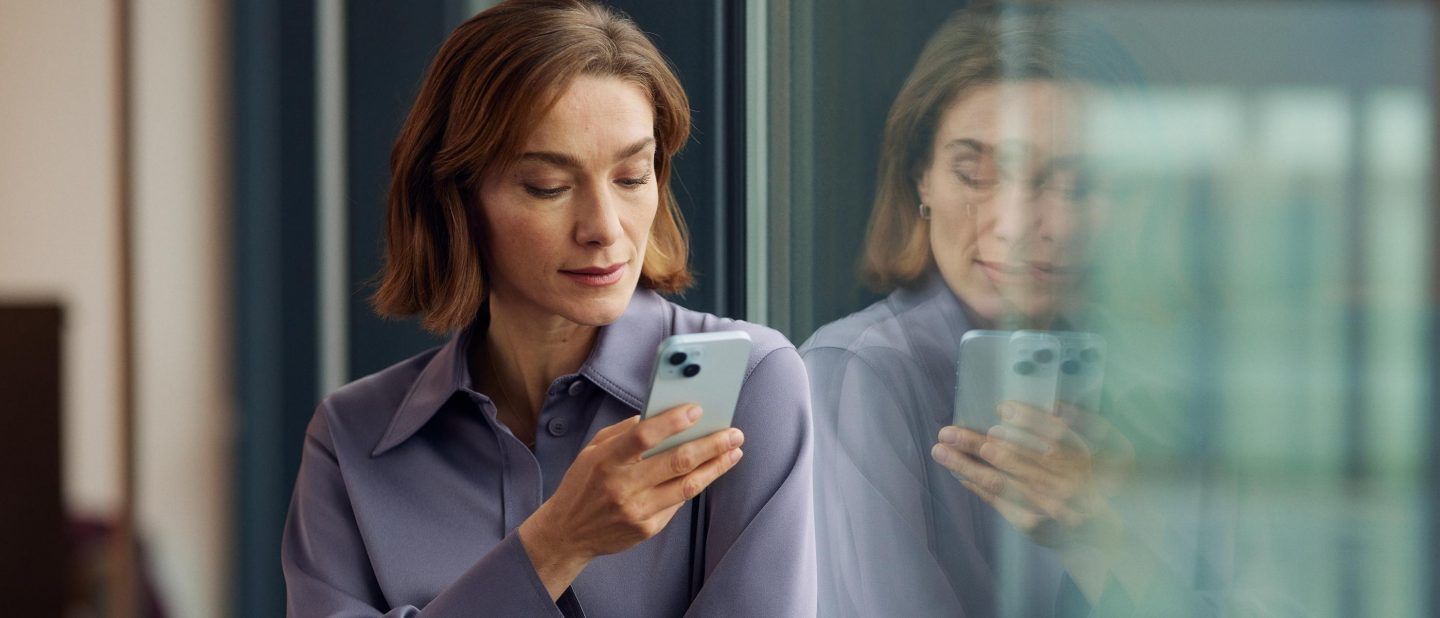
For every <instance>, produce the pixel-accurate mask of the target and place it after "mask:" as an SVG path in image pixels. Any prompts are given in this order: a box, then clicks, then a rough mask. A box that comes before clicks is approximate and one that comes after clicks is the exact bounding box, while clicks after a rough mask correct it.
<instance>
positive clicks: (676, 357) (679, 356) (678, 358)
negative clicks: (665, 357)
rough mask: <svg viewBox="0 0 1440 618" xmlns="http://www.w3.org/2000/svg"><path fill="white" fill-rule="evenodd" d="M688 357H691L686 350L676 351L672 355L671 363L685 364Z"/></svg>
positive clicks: (676, 364)
mask: <svg viewBox="0 0 1440 618" xmlns="http://www.w3.org/2000/svg"><path fill="white" fill-rule="evenodd" d="M687 358H690V356H689V355H687V354H685V353H684V352H676V353H674V354H671V355H670V364H671V365H675V366H677V367H678V366H680V365H682V364H684V363H685V359H687Z"/></svg>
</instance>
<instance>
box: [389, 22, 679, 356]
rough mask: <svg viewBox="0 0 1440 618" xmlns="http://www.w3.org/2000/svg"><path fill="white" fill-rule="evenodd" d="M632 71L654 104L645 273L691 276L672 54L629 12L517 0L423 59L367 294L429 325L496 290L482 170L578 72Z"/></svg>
mask: <svg viewBox="0 0 1440 618" xmlns="http://www.w3.org/2000/svg"><path fill="white" fill-rule="evenodd" d="M581 75H588V76H599V77H615V78H618V79H622V80H625V81H628V82H631V83H634V84H636V85H638V86H640V88H641V89H642V90H644V91H645V92H646V93H647V94H648V95H649V96H650V101H651V103H652V104H653V105H654V110H655V142H656V146H657V148H656V151H655V177H656V179H657V181H658V183H659V186H658V188H659V193H660V205H659V208H658V211H657V212H656V215H655V221H654V223H653V225H652V226H651V229H650V242H649V244H648V246H647V247H646V250H645V257H644V266H643V267H642V268H641V273H640V285H641V286H644V287H647V288H650V289H653V290H656V291H658V292H662V293H676V292H681V291H683V290H685V289H686V288H687V287H689V285H690V283H691V280H692V277H691V274H690V270H689V267H688V265H687V258H688V253H689V241H688V238H687V234H686V231H685V224H684V221H683V220H682V219H681V216H680V209H679V206H678V205H677V204H676V202H675V196H674V193H673V192H672V191H671V188H670V169H671V164H670V162H671V159H672V158H673V157H674V156H675V154H676V153H677V152H679V150H680V148H681V146H682V145H684V143H685V141H686V140H687V139H688V138H689V135H690V105H689V101H688V100H687V99H686V97H685V92H684V90H682V89H681V87H680V80H679V79H678V78H676V76H675V73H674V71H673V70H671V68H670V65H669V64H668V63H667V62H666V60H665V58H664V56H662V55H661V54H660V52H659V50H657V49H656V48H655V46H654V45H653V44H652V43H651V42H650V40H649V39H648V38H646V37H645V35H644V34H643V33H641V31H640V29H639V28H637V27H636V26H635V24H634V22H632V21H630V20H629V19H628V18H626V17H624V16H622V15H619V14H617V13H615V12H613V11H611V10H610V9H608V8H606V7H602V6H600V5H597V4H594V3H592V2H589V1H587V0H511V1H508V2H502V3H501V4H499V5H498V6H495V7H493V8H490V9H488V10H486V11H484V12H482V13H480V14H478V15H476V16H474V17H472V18H470V19H469V20H468V21H466V22H465V23H463V24H461V25H460V26H459V27H458V28H456V29H455V32H453V33H451V35H450V37H449V38H448V39H446V40H445V43H444V45H442V46H441V47H440V51H439V52H438V53H437V54H436V56H435V60H434V61H433V62H432V63H431V65H430V68H429V69H428V70H427V71H426V74H425V79H424V82H423V83H422V84H421V86H420V92H419V95H418V96H417V97H416V100H415V106H414V107H413V108H412V109H411V110H410V114H409V116H408V117H407V118H406V119H405V124H404V126H403V127H402V128H401V130H400V136H399V138H398V139H397V140H396V142H395V147H394V149H393V150H392V151H391V154H390V171H391V177H390V189H389V194H388V196H387V199H386V202H387V203H386V219H385V263H384V266H383V267H382V269H381V272H380V275H379V280H380V284H379V288H378V289H377V290H376V292H375V295H374V296H373V297H372V299H371V302H372V303H373V304H374V307H375V310H376V312H377V313H379V314H380V315H383V316H385V317H391V318H404V317H409V316H412V315H416V314H419V315H420V316H421V324H422V326H424V327H425V329H426V330H429V331H431V332H435V333H444V332H447V331H453V330H457V329H460V328H464V327H466V326H468V325H469V324H470V323H471V322H472V321H474V319H475V317H476V316H477V315H478V314H479V311H480V308H481V306H482V305H483V304H484V302H485V300H486V298H487V297H488V288H487V286H486V276H487V275H488V267H487V263H486V259H487V257H486V249H485V246H484V242H483V239H484V238H485V237H486V236H485V222H484V220H483V217H482V215H481V214H480V213H481V209H480V208H479V203H478V199H479V195H480V184H481V182H482V180H483V178H485V176H486V174H488V173H491V172H499V171H502V170H503V169H504V168H505V167H506V166H508V165H510V164H511V163H512V162H513V161H514V160H515V159H516V157H517V156H518V155H519V150H520V148H522V147H523V144H524V141H525V139H526V138H527V137H529V135H530V132H531V131H533V129H534V128H535V125H536V124H537V123H538V122H540V120H541V119H542V118H544V116H545V114H546V113H548V112H549V110H550V108H551V107H552V106H553V105H554V104H555V101H557V100H558V99H559V97H560V95H561V94H563V92H564V90H565V88H566V87H567V86H568V85H569V84H570V82H571V81H572V80H573V79H574V78H576V77H577V76H581Z"/></svg>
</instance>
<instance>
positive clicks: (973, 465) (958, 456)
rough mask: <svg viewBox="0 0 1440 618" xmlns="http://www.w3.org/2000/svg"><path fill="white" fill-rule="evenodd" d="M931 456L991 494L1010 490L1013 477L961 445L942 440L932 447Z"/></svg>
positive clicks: (958, 476) (1000, 493)
mask: <svg viewBox="0 0 1440 618" xmlns="http://www.w3.org/2000/svg"><path fill="white" fill-rule="evenodd" d="M930 456H931V457H933V458H934V459H935V461H936V462H937V463H939V464H940V465H942V466H945V468H946V469H948V470H950V473H951V474H954V475H955V476H956V477H957V478H960V479H961V480H966V481H969V482H971V483H974V484H976V485H979V486H980V487H983V488H984V489H985V490H986V491H987V492H989V493H991V494H994V495H997V496H998V495H1004V494H1006V492H1007V491H1009V490H1008V488H1007V486H1008V485H1009V484H1010V482H1011V479H1010V478H1009V477H1007V476H1006V475H1005V473H1004V472H1001V471H999V470H996V469H995V468H994V467H992V466H990V464H987V463H985V462H983V461H981V460H979V459H977V458H976V457H974V456H972V455H971V454H970V453H968V452H966V451H964V450H962V449H961V447H960V446H957V445H951V444H945V443H943V442H942V443H940V444H936V445H935V446H934V447H933V448H931V449H930Z"/></svg>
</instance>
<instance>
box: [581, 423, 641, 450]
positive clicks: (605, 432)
mask: <svg viewBox="0 0 1440 618" xmlns="http://www.w3.org/2000/svg"><path fill="white" fill-rule="evenodd" d="M639 422H640V417H639V416H631V417H627V418H625V419H624V420H622V421H620V422H618V423H615V424H613V425H610V426H608V427H605V428H604V429H601V430H600V431H597V432H595V437H593V438H590V446H598V445H599V444H601V443H603V442H605V441H607V440H609V439H611V438H614V437H615V436H618V435H620V434H622V433H625V432H626V431H629V430H630V428H631V427H634V426H635V424H636V423H639Z"/></svg>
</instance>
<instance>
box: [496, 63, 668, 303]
mask: <svg viewBox="0 0 1440 618" xmlns="http://www.w3.org/2000/svg"><path fill="white" fill-rule="evenodd" d="M654 127H655V116H654V108H653V106H652V105H651V103H650V98H649V96H647V94H646V92H645V91H643V90H642V89H641V88H640V87H639V86H637V85H635V84H633V83H629V82H625V81H622V80H620V79H615V78H606V77H588V76H582V77H579V78H576V79H575V80H574V82H572V83H571V84H570V85H569V87H568V88H567V89H566V90H565V92H564V93H563V94H562V95H561V97H560V99H559V101H558V102H557V103H556V104H555V106H554V107H553V108H551V110H550V112H549V113H548V114H547V115H546V116H545V117H544V119H543V120H541V122H540V124H539V126H538V127H537V128H536V129H535V131H534V132H533V133H532V134H531V135H530V137H529V138H528V139H527V140H526V141H525V143H524V144H522V147H521V149H520V153H521V154H520V157H519V159H518V160H517V161H516V162H515V163H514V164H513V165H511V166H509V169H506V170H503V171H497V172H494V173H491V174H488V175H487V176H486V178H485V179H484V182H483V183H482V186H481V189H480V204H481V210H482V211H483V213H484V217H485V222H486V224H487V229H486V238H485V245H486V247H487V248H488V250H489V254H488V256H487V257H488V265H489V273H488V275H489V278H490V280H489V284H490V294H491V301H492V302H495V303H501V304H504V305H505V306H506V308H507V310H508V311H510V312H515V313H525V314H529V315H533V316H539V317H542V318H545V317H551V316H554V317H559V318H563V319H565V320H568V321H570V322H574V323H577V324H584V325H589V326H600V325H604V324H608V323H610V322H613V321H615V320H616V319H618V318H619V317H620V315H621V314H622V313H624V311H625V308H626V306H627V305H629V303H630V296H631V295H632V294H633V293H634V291H635V286H636V284H637V283H638V282H639V279H640V268H641V265H642V263H643V260H644V257H645V246H646V243H647V242H648V240H649V236H650V223H651V222H652V221H653V220H654V219H655V211H656V208H658V207H659V204H660V192H659V190H658V185H657V179H656V178H655V137H654V135H655V129H654Z"/></svg>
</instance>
